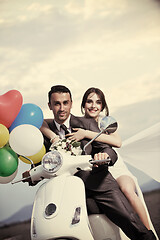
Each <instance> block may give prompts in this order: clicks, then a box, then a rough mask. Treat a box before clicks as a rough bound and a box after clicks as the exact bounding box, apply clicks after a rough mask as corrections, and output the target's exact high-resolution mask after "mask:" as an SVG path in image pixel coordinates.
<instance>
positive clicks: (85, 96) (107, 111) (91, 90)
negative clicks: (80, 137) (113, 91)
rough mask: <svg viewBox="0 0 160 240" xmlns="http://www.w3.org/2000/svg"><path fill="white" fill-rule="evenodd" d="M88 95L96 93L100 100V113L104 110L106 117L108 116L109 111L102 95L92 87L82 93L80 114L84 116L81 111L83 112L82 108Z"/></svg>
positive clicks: (97, 89)
mask: <svg viewBox="0 0 160 240" xmlns="http://www.w3.org/2000/svg"><path fill="white" fill-rule="evenodd" d="M90 93H96V94H97V95H98V96H99V97H100V100H101V101H102V110H101V112H102V111H103V110H104V109H105V111H106V116H108V115H109V109H108V106H107V103H106V100H105V96H104V93H103V92H102V91H101V90H100V89H99V88H94V87H91V88H89V89H88V90H87V91H86V92H85V93H84V95H83V98H82V103H81V112H82V113H83V114H84V111H83V110H84V107H85V104H86V101H87V98H88V95H89V94H90Z"/></svg>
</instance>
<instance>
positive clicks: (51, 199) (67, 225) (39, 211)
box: [31, 176, 93, 240]
mask: <svg viewBox="0 0 160 240" xmlns="http://www.w3.org/2000/svg"><path fill="white" fill-rule="evenodd" d="M65 237H66V238H67V237H68V238H71V239H72V238H73V239H79V240H86V239H87V240H93V236H92V233H91V229H90V225H89V220H88V215H87V210H86V200H85V188H84V184H83V182H82V180H81V179H80V178H78V177H76V176H60V177H55V178H52V179H50V180H49V181H47V182H46V183H44V184H43V185H41V186H40V188H39V189H38V191H37V193H36V196H35V201H34V205H33V212H32V217H31V239H32V240H37V239H38V240H47V239H56V238H65Z"/></svg>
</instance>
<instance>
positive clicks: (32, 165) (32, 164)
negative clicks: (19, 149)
mask: <svg viewBox="0 0 160 240" xmlns="http://www.w3.org/2000/svg"><path fill="white" fill-rule="evenodd" d="M21 157H23V158H25V159H26V160H28V161H29V162H30V163H31V168H33V167H35V165H34V163H33V161H32V160H31V159H30V158H28V157H25V156H23V155H21Z"/></svg>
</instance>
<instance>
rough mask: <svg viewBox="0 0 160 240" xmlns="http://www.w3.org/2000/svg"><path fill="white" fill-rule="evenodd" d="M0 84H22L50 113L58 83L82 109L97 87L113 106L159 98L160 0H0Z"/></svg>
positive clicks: (4, 87) (27, 96) (0, 90)
mask: <svg viewBox="0 0 160 240" xmlns="http://www.w3.org/2000/svg"><path fill="white" fill-rule="evenodd" d="M0 82H1V87H0V95H3V94H4V93H6V92H7V91H9V90H12V89H16V90H19V91H20V92H21V94H22V96H23V102H24V103H34V104H37V105H38V106H40V107H41V108H42V110H43V112H44V117H50V116H52V115H50V114H51V113H50V111H49V110H48V108H47V101H48V99H47V93H48V91H49V90H50V87H51V86H52V85H55V84H64V85H66V86H67V87H69V88H70V89H71V91H72V94H73V100H74V104H73V109H72V112H73V113H74V114H77V115H78V114H80V102H81V98H82V95H83V93H84V91H85V90H86V89H87V88H89V87H91V86H95V87H99V88H101V89H102V90H103V91H104V93H105V95H106V100H107V102H108V104H109V107H110V110H111V112H114V111H116V110H117V109H118V108H120V107H124V106H126V105H130V104H139V103H140V102H144V101H149V100H154V99H160V1H158V0H141V1H139V0H134V1H133V0H98V1H97V0H59V1H57V0H38V1H36V0H35V1H34V0H27V1H26V0H20V1H19V0H0ZM146 108H147V106H146ZM17 188H19V187H17ZM3 191H4V192H5V193H6V192H7V188H5V187H3ZM4 196H5V194H4ZM2 200H3V199H2ZM2 200H1V201H2ZM4 201H6V200H5V199H4ZM25 203H26V200H25ZM22 205H23V203H22V202H21V203H20V204H19V205H18V206H16V207H15V208H14V210H17V209H18V208H20V207H21V206H22ZM4 207H5V206H3V204H2V202H1V210H2V209H4ZM14 210H13V208H12V209H10V211H9V212H8V213H7V212H6V211H3V212H2V214H1V216H2V217H1V218H5V217H7V216H8V215H9V214H10V213H11V212H13V211H14Z"/></svg>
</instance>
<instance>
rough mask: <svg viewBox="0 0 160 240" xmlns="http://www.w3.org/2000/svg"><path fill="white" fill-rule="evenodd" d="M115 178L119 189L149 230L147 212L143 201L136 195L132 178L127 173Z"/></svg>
mask: <svg viewBox="0 0 160 240" xmlns="http://www.w3.org/2000/svg"><path fill="white" fill-rule="evenodd" d="M116 180H117V182H118V184H119V187H120V189H121V191H122V192H123V193H124V195H125V196H126V197H127V199H128V200H129V202H130V203H131V205H132V207H133V209H134V210H135V211H136V213H137V214H138V215H139V217H140V219H141V221H142V222H143V224H144V225H145V226H146V228H147V229H149V230H150V226H149V222H148V217H147V213H146V211H145V208H144V206H143V203H142V202H141V199H140V198H139V197H138V196H137V194H136V192H135V189H136V186H135V183H134V180H133V179H132V178H131V177H130V176H127V175H123V176H120V177H118V178H117V179H116Z"/></svg>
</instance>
